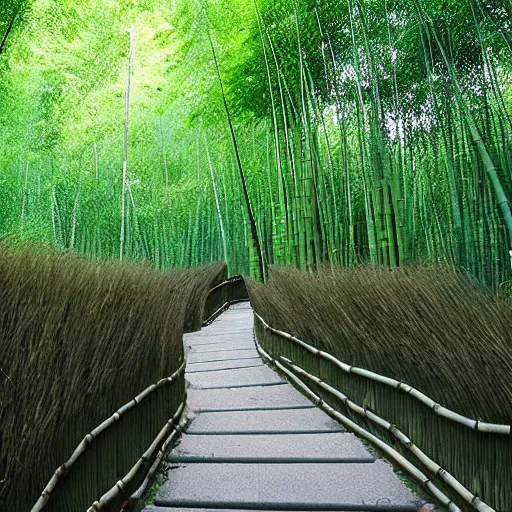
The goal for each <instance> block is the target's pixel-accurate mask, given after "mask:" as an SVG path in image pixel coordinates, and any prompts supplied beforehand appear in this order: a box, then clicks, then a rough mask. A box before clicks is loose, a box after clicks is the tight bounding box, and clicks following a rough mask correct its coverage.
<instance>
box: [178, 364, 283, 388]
mask: <svg viewBox="0 0 512 512" xmlns="http://www.w3.org/2000/svg"><path fill="white" fill-rule="evenodd" d="M185 378H186V379H187V381H188V382H189V383H190V386H191V387H193V388H195V389H200V388H212V387H218V386H224V387H228V386H242V385H244V386H253V385H259V384H273V383H279V382H285V381H284V380H283V379H282V378H281V377H280V376H279V375H278V374H277V373H276V372H274V371H272V370H271V369H270V368H268V367H267V366H262V367H261V368H237V369H234V370H220V371H218V372H208V373H188V374H187V375H186V376H185Z"/></svg>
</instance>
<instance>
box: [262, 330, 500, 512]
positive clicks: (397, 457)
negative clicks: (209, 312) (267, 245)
mask: <svg viewBox="0 0 512 512" xmlns="http://www.w3.org/2000/svg"><path fill="white" fill-rule="evenodd" d="M255 342H256V348H257V350H258V352H259V354H260V355H261V356H262V357H263V358H264V359H265V360H266V361H268V362H270V363H273V364H274V365H276V366H277V367H278V368H279V370H281V371H282V372H283V373H284V374H285V375H287V376H288V377H289V378H290V379H291V381H292V382H293V383H294V385H296V386H297V387H299V388H300V389H301V390H302V391H303V392H304V394H305V395H306V396H307V397H308V398H309V399H310V400H311V401H312V402H313V403H314V404H315V405H317V406H318V407H320V408H321V409H322V410H324V411H325V412H326V413H327V414H329V415H330V416H331V417H333V418H334V419H336V420H337V421H339V422H340V423H341V424H342V425H344V426H345V427H346V428H348V429H350V430H351V431H352V432H354V433H356V434H358V435H359V436H361V437H362V438H364V439H366V440H367V441H369V442H370V443H371V444H373V445H375V446H376V447H377V448H378V449H379V450H380V451H381V452H383V453H384V454H385V455H386V456H387V457H388V458H389V459H390V460H392V461H393V462H395V463H396V464H398V465H399V466H400V467H402V468H403V469H404V470H405V471H406V472H407V473H408V474H409V475H411V476H412V477H413V478H414V479H416V480H417V481H419V482H421V484H422V485H423V486H424V487H425V488H426V489H427V490H428V491H429V492H430V493H431V494H432V495H433V496H434V497H435V498H436V499H437V500H439V501H440V502H441V503H442V504H443V505H444V506H445V507H448V509H449V510H450V511H451V512H462V511H461V509H460V508H459V507H458V506H457V505H456V504H455V503H453V501H452V500H450V498H448V496H446V495H445V494H444V493H443V492H442V491H441V490H439V489H438V487H437V486H436V485H434V484H433V483H432V482H431V481H430V479H429V478H428V477H427V476H426V475H425V474H424V473H423V472H422V471H420V470H419V469H418V468H417V467H416V466H414V465H413V464H412V463H411V462H409V461H408V460H407V459H406V458H405V457H404V456H403V455H401V454H400V453H399V452H398V451H396V450H395V449H394V448H392V447H391V446H389V445H387V444H386V443H385V442H384V441H382V440H380V439H379V438H378V437H377V436H375V435H373V434H371V433H370V432H368V431H367V430H365V429H364V428H362V427H360V426H359V425H358V424H357V423H355V422H354V421H352V420H350V419H349V418H348V417H347V416H345V415H343V414H341V413H340V412H338V411H336V410H335V409H333V408H332V407H331V406H330V405H328V404H326V403H325V402H324V401H323V400H322V398H321V397H320V396H318V395H317V394H316V393H314V392H313V391H312V390H311V389H310V388H309V387H308V386H307V385H306V384H305V383H304V382H303V381H302V380H301V379H299V378H298V377H297V376H296V375H295V374H294V373H293V372H292V371H290V370H288V368H286V367H285V366H284V365H283V364H281V363H280V362H279V361H276V360H275V359H273V358H272V357H271V356H270V355H269V354H268V353H267V352H265V351H264V350H263V349H262V348H261V346H260V345H259V343H258V341H257V339H256V338H255ZM283 359H284V360H285V361H286V359H285V358H283ZM296 368H298V367H296ZM300 370H301V374H302V375H303V376H304V377H306V378H309V379H311V380H313V381H314V382H315V383H317V384H319V383H321V382H322V381H321V380H320V379H318V378H317V377H315V376H313V375H311V374H309V373H307V372H305V371H304V370H302V369H300ZM326 386H328V385H326ZM330 387H331V386H329V388H330ZM332 389H333V390H334V388H332ZM334 391H335V392H336V394H337V395H339V396H342V397H343V398H344V399H345V400H347V398H346V397H345V395H343V394H342V393H339V392H338V391H337V390H334ZM354 406H355V404H354ZM356 407H357V406H356ZM359 409H361V410H363V409H362V408H359ZM382 421H383V422H384V421H385V420H382ZM386 423H387V422H386ZM481 510H482V512H494V511H493V510H492V509H490V508H487V509H481Z"/></svg>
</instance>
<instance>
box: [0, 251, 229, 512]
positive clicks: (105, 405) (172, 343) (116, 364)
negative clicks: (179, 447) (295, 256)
mask: <svg viewBox="0 0 512 512" xmlns="http://www.w3.org/2000/svg"><path fill="white" fill-rule="evenodd" d="M225 276H226V269H225V266H224V265H223V264H212V265H208V266H204V267H199V268H195V269H188V270H174V271H169V272H156V271H154V270H152V269H151V268H150V267H149V266H146V265H142V264H141V265H135V264H119V263H114V262H112V263H105V262H103V263H100V262H91V261H86V260H84V259H81V258H78V257H76V256H72V255H66V254H57V253H52V252H46V253H38V254H36V253H34V252H32V251H30V250H9V249H6V248H2V250H0V389H2V393H1V394H0V511H1V512H7V511H9V512H11V511H13V510H18V511H20V512H21V511H28V510H30V509H31V507H32V505H34V503H35V502H36V500H37V499H38V497H39V495H40V493H41V491H42V490H43V488H44V487H45V485H46V484H47V482H48V481H49V479H50V478H51V477H52V474H53V473H54V471H55V470H56V469H57V468H58V467H59V466H60V465H61V464H62V463H63V462H65V461H66V460H68V458H69V457H70V455H71V453H72V452H73V450H74V449H75V448H76V446H77V445H78V444H79V443H80V441H81V440H82V439H83V438H84V436H85V435H86V434H87V433H89V432H91V431H92V430H93V429H94V428H95V427H97V426H98V425H99V424H101V423H102V422H103V421H104V420H106V419H107V418H109V417H110V416H111V415H112V414H113V413H114V412H115V411H117V410H118V409H119V408H120V407H121V406H123V405H124V404H127V403H128V402H130V401H131V400H133V398H134V397H136V396H137V395H138V394H139V393H141V391H143V390H144V389H145V388H147V387H148V386H150V385H152V384H155V383H157V382H158V381H159V380H160V379H162V378H164V377H169V376H171V375H172V374H173V373H174V372H175V371H176V370H177V369H178V367H179V366H180V364H181V363H182V360H183V346H182V334H183V331H184V330H185V329H187V330H193V329H197V328H199V327H200V325H201V323H202V320H203V314H204V306H205V301H206V297H207V294H208V291H209V290H210V289H211V288H212V287H213V286H215V285H216V284H218V283H219V282H221V281H223V280H224V279H225ZM183 399H184V381H183V378H180V379H176V380H175V381H174V382H173V383H172V384H169V385H165V386H161V387H160V388H158V390H157V391H155V392H154V393H152V394H151V395H149V396H148V397H147V398H145V399H144V400H143V401H142V402H141V403H140V404H139V405H138V406H137V407H135V408H133V409H132V410H130V411H129V412H127V413H126V414H125V415H123V416H122V418H121V419H120V420H119V421H118V422H117V423H116V424H115V425H114V426H112V427H110V428H109V429H107V430H106V431H105V433H104V434H102V435H100V436H99V437H98V438H97V439H96V440H95V442H93V443H91V445H90V447H89V449H88V450H87V452H86V453H84V456H83V457H82V458H81V459H80V460H79V461H78V462H77V463H76V465H75V466H73V471H71V472H70V473H69V474H68V476H67V477H66V478H65V479H64V480H63V483H62V484H60V485H58V486H57V488H56V489H55V491H54V493H52V498H51V500H50V501H49V502H48V505H47V506H46V507H45V510H51V511H59V512H60V511H64V510H65V511H66V512H72V511H74V510H76V511H80V512H82V511H84V510H86V509H87V508H88V507H89V506H90V505H91V504H92V503H93V502H94V501H95V500H97V499H99V497H100V496H101V495H102V494H103V493H104V492H105V491H107V490H108V489H109V488H111V487H112V486H113V485H115V483H116V481H117V479H119V478H121V477H123V476H124V475H125V474H126V472H127V471H128V470H129V469H130V468H131V467H132V466H133V465H134V464H135V463H136V462H137V460H138V459H139V458H140V457H141V455H142V453H143V452H144V451H145V450H146V449H147V448H148V447H149V446H150V444H151V442H152V441H153V439H154V438H155V436H156V435H157V434H158V432H159V431H160V429H161V428H162V427H163V426H164V425H165V423H166V422H167V421H168V420H169V419H170V418H171V417H172V416H173V414H174V413H175V412H176V410H177V408H178V406H179V405H180V403H181V402H182V401H183Z"/></svg>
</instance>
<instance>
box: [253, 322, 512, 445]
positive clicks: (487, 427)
mask: <svg viewBox="0 0 512 512" xmlns="http://www.w3.org/2000/svg"><path fill="white" fill-rule="evenodd" d="M254 316H256V317H257V318H258V320H259V321H260V322H261V323H262V325H263V327H264V328H265V330H269V331H271V332H273V333H274V334H277V335H278V336H281V337H282V338H285V339H287V340H289V341H292V342H294V343H296V344H297V345H300V346H301V347H302V348H304V349H306V350H307V351H308V352H311V353H312V354H314V355H319V356H321V357H323V358H324V359H326V360H328V361H331V362H332V363H334V364H335V365H336V366H338V367H339V368H341V369H342V370H343V371H344V372H346V373H354V374H356V375H360V376H361V377H365V378H367V379H369V380H373V381H375V382H379V383H381V384H385V385H387V386H390V387H393V388H395V389H398V390H400V391H403V392H405V393H408V394H410V395H411V396H413V397H414V398H416V400H418V401H419V402H421V403H422V404H423V405H425V406H427V407H428V408H429V409H432V410H433V411H434V412H435V413H436V414H437V415H438V416H442V417H443V418H447V419H449V420H452V421H454V422H456V423H459V424H461V425H464V426H465V427H468V428H470V429H471V430H476V431H478V432H485V433H489V434H502V435H510V434H511V433H512V426H511V425H501V424H496V423H487V422H482V421H479V420H474V419H472V418H467V417H466V416H463V415H461V414H459V413H457V412H455V411H452V410H450V409H447V408H446V407H443V406H442V405H440V404H438V403H437V402H435V401H434V400H432V399H431V398H429V397H428V396H426V395H425V394H423V393H422V392H421V391H418V390H417V389H415V388H413V387H412V386H410V385H409V384H406V383H404V382H400V381H398V380H395V379H392V378H389V377H385V376H383V375H379V374H377V373H374V372H372V371H370V370H365V369H363V368H357V367H355V366H351V365H348V364H347V363H343V362H342V361H339V360H338V359H336V358H335V357H334V356H332V355H330V354H327V353H326V352H323V351H321V350H318V349H316V348H315V347H312V346H311V345H308V344H307V343H305V342H304V341H302V340H299V339H298V338H296V337H295V336H292V335H291V334H288V333H285V332H283V331H279V330H277V329H274V328H273V327H270V325H268V324H267V323H266V322H265V320H263V318H262V317H261V316H260V315H258V314H257V313H256V312H255V313H254Z"/></svg>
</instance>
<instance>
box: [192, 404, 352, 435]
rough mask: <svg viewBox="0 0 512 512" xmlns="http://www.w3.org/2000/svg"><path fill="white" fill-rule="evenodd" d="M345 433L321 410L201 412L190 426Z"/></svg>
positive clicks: (239, 430) (199, 429)
mask: <svg viewBox="0 0 512 512" xmlns="http://www.w3.org/2000/svg"><path fill="white" fill-rule="evenodd" d="M316 431H318V432H326V431H328V432H343V431H344V428H343V427H342V425H340V424H339V423H338V422H337V421H334V420H333V419H332V418H330V417H329V416H327V414H325V413H324V412H323V411H321V410H320V409H316V408H315V409H290V410H279V411H234V412H211V413H200V414H198V415H197V417H196V418H194V419H193V420H192V423H191V424H190V426H189V427H188V429H187V432H188V433H189V434H202V435H204V434H205V433H209V432H211V433H217V432H233V433H237V434H239V433H244V432H247V433H265V432H272V433H277V432H316Z"/></svg>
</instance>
